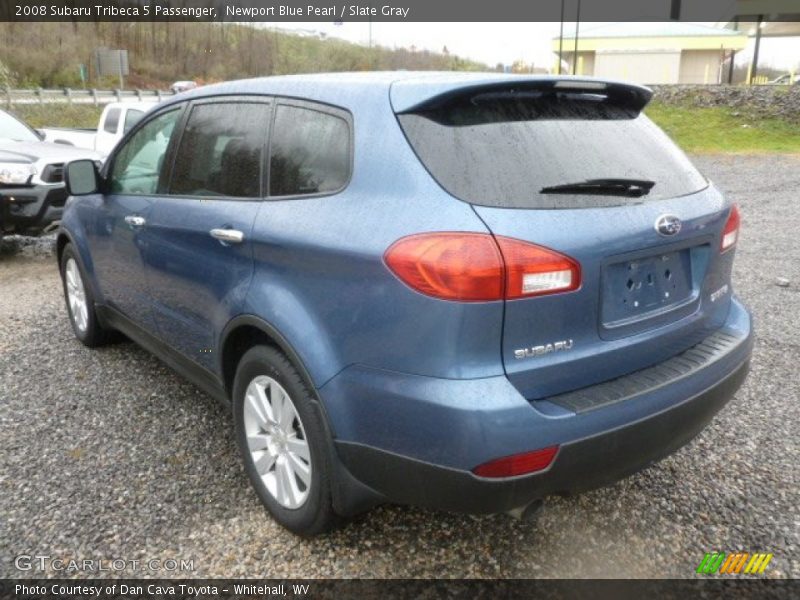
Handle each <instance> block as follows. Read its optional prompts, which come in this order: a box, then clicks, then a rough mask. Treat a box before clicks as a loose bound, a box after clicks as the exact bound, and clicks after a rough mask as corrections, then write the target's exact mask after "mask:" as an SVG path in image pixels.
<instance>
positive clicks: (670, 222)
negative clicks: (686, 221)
mask: <svg viewBox="0 0 800 600" xmlns="http://www.w3.org/2000/svg"><path fill="white" fill-rule="evenodd" d="M680 230H681V220H680V219H679V218H678V217H676V216H675V215H661V216H660V217H658V219H656V231H657V232H658V234H659V235H663V236H669V235H677V233H678V232H679V231H680Z"/></svg>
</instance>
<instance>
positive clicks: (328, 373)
mask: <svg viewBox="0 0 800 600" xmlns="http://www.w3.org/2000/svg"><path fill="white" fill-rule="evenodd" d="M350 108H351V112H352V114H353V123H354V142H355V143H354V159H353V160H354V167H353V177H352V180H351V182H350V185H349V186H348V187H347V188H346V189H345V191H343V192H341V193H339V194H335V195H332V196H326V197H316V198H305V199H289V200H269V201H265V202H264V203H262V206H261V210H260V212H259V214H258V216H257V218H256V225H255V229H254V246H253V254H254V259H255V276H254V279H253V282H252V285H251V287H250V290H249V293H248V297H247V301H246V306H245V310H246V311H248V312H250V313H252V314H255V315H259V316H260V317H261V318H263V319H265V320H266V321H268V322H269V323H270V324H271V325H272V326H274V327H275V328H276V329H278V331H280V332H281V333H282V334H283V335H284V336H285V337H286V338H287V341H288V342H289V343H290V344H291V345H292V346H293V348H294V349H295V351H296V352H297V353H298V354H299V356H300V357H301V359H302V360H303V361H304V363H305V365H306V367H307V369H308V371H309V372H310V374H311V377H312V379H313V381H314V383H315V384H316V385H317V386H318V387H320V386H322V385H323V384H324V383H325V382H326V381H327V380H328V379H330V378H331V377H332V376H333V375H335V374H336V373H338V372H339V371H340V370H342V369H343V368H344V367H346V366H348V365H351V364H364V365H369V366H372V367H377V368H381V369H388V370H396V371H402V372H407V373H414V374H420V375H430V376H436V377H448V378H474V377H487V376H491V375H499V374H502V373H503V367H502V361H501V357H500V343H501V328H502V313H503V306H502V302H494V303H483V304H471V303H457V302H446V301H441V300H436V299H433V298H430V297H427V296H423V295H421V294H419V293H418V292H415V291H413V290H411V289H410V288H408V287H407V286H406V285H405V284H403V283H402V282H400V281H399V280H398V279H397V278H396V277H395V276H394V275H393V274H392V273H391V272H390V271H389V270H388V268H387V267H386V266H385V264H384V262H383V255H384V252H385V251H386V249H387V248H388V247H389V246H390V245H391V244H392V243H393V242H395V241H396V240H397V239H399V238H401V237H403V236H406V235H411V234H414V233H420V232H424V231H477V232H486V231H487V230H486V227H485V226H484V225H483V223H482V222H481V221H480V219H478V218H477V216H476V215H475V213H474V211H473V210H472V208H471V207H470V206H469V205H468V204H465V203H463V202H461V201H459V200H456V199H454V198H452V197H451V196H450V195H448V194H447V193H445V192H444V191H443V190H441V188H439V187H438V185H437V184H436V183H435V182H433V180H432V179H431V178H430V176H429V175H428V173H427V172H426V171H425V169H424V168H423V167H422V165H421V164H420V163H419V161H418V160H417V158H416V156H415V155H414V153H413V151H412V150H411V148H410V147H409V145H408V143H407V142H406V139H405V137H404V135H403V133H402V131H401V130H400V127H399V125H398V123H397V120H396V118H395V116H394V113H393V112H392V110H391V106H390V104H389V101H388V94H386V95H385V96H382V97H379V98H377V99H375V101H373V102H364V103H358V102H356V103H353V104H351V105H350Z"/></svg>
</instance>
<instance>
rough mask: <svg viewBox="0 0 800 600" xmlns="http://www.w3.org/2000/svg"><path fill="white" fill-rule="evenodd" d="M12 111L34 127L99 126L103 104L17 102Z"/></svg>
mask: <svg viewBox="0 0 800 600" xmlns="http://www.w3.org/2000/svg"><path fill="white" fill-rule="evenodd" d="M11 112H12V113H13V114H14V115H16V116H17V117H19V118H20V119H22V120H23V121H25V122H26V123H27V124H28V125H30V126H31V127H34V128H39V127H76V128H79V127H91V128H95V127H97V124H98V123H99V122H100V113H102V112H103V106H102V105H101V106H94V105H93V104H66V103H63V104H61V103H59V104H56V103H50V104H15V105H14V107H13V108H12V109H11Z"/></svg>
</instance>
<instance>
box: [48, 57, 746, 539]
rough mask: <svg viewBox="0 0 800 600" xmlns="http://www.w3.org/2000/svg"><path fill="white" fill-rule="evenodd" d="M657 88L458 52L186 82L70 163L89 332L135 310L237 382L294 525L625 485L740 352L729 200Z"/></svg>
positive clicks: (679, 434) (307, 529) (162, 344)
mask: <svg viewBox="0 0 800 600" xmlns="http://www.w3.org/2000/svg"><path fill="white" fill-rule="evenodd" d="M650 96H651V93H650V91H649V90H648V89H646V88H642V87H638V86H634V85H629V84H625V83H620V82H612V81H601V80H594V79H580V78H577V79H576V78H563V77H562V78H556V77H517V76H506V75H494V74H470V75H465V74H442V73H434V74H430V73H429V74H418V73H371V74H353V75H349V74H334V75H308V76H290V77H278V78H266V79H256V80H248V81H240V82H230V83H224V84H220V85H215V86H209V87H206V88H202V89H199V90H195V91H193V92H189V93H187V94H182V95H180V96H178V97H176V98H174V99H172V100H170V101H167V102H165V103H163V104H161V105H160V106H159V107H158V108H157V109H155V110H154V111H152V112H151V113H149V114H148V115H147V116H146V117H145V118H144V119H143V120H142V121H141V122H140V123H139V124H138V125H137V126H136V128H135V129H133V130H132V131H131V132H129V133H128V135H127V136H126V137H125V138H124V140H122V142H121V143H120V144H119V145H118V147H117V148H116V149H115V151H114V152H113V153H112V154H111V155H110V157H109V158H108V160H107V162H106V163H105V165H104V166H103V168H102V169H100V170H99V171H98V170H97V167H96V165H95V164H94V163H92V162H89V161H78V162H73V163H71V164H70V165H69V167H68V169H67V171H68V173H67V175H68V185H69V189H70V193H71V195H72V197H71V199H70V200H69V203H68V206H67V209H66V214H65V216H64V219H63V222H62V228H61V230H60V233H59V238H58V257H59V261H60V266H61V272H62V274H63V279H64V289H65V294H66V298H67V305H68V307H69V314H70V318H71V320H72V326H73V328H74V331H75V335H77V337H78V339H79V340H81V341H82V342H83V343H84V344H86V345H88V346H95V345H97V344H99V343H101V342H103V341H104V340H106V339H107V334H108V333H109V332H110V331H112V330H118V331H121V332H123V333H125V334H126V335H127V336H128V337H130V338H131V339H133V340H135V341H136V342H138V343H140V344H141V345H142V346H144V347H146V348H148V349H149V350H150V351H152V352H153V353H155V354H156V355H158V356H159V357H161V358H162V359H163V360H164V361H166V362H167V363H168V364H169V365H170V366H172V367H173V368H175V369H176V370H178V371H179V372H181V373H183V374H185V375H186V376H187V377H188V378H189V379H190V380H191V381H193V382H195V383H196V384H197V385H198V386H199V387H201V388H202V389H204V390H206V391H207V392H209V393H210V394H212V395H214V396H216V397H218V398H220V399H221V400H223V401H224V402H227V403H230V405H231V408H232V410H233V414H234V423H235V427H236V437H237V440H238V445H239V447H240V450H241V453H242V455H243V458H244V464H245V467H246V470H247V473H248V475H249V477H250V479H251V480H252V484H253V486H254V488H255V490H256V492H257V493H258V495H259V496H260V498H261V500H262V501H263V503H264V504H265V505H266V507H267V508H268V509H269V511H270V512H271V513H272V515H273V516H274V518H275V519H277V520H278V521H279V522H280V523H282V524H283V525H284V526H286V527H288V528H289V529H291V530H293V531H295V532H298V533H303V534H312V533H316V532H319V531H322V530H324V529H325V528H327V527H328V526H329V525H331V524H332V523H333V522H334V521H335V520H336V519H337V517H340V516H349V515H353V514H356V513H357V512H359V511H362V510H365V509H366V508H368V507H369V506H371V505H374V504H376V503H379V502H385V501H391V502H402V503H411V504H417V505H423V506H429V507H434V508H439V509H444V510H453V511H467V512H474V513H492V512H500V511H506V512H511V513H512V514H522V512H523V511H524V510H525V509H526V507H528V506H531V505H533V504H534V503H538V501H539V500H540V499H541V498H543V497H544V496H546V495H548V494H559V493H571V492H576V491H580V490H583V489H588V488H591V487H594V486H598V485H602V484H603V483H607V482H610V481H613V480H615V479H618V478H620V477H622V476H624V475H627V474H629V473H632V472H634V471H635V470H637V469H640V468H642V467H645V466H646V465H648V464H650V463H652V462H653V461H655V460H657V459H659V458H661V457H662V456H664V455H666V454H668V453H670V452H673V451H674V450H676V449H677V448H679V447H680V446H682V445H683V444H685V443H686V442H687V441H689V440H690V439H691V438H692V437H693V436H695V435H696V434H697V433H698V432H699V431H700V430H701V429H702V428H703V427H704V426H705V424H706V423H708V421H709V420H710V419H711V418H712V416H713V415H714V414H715V413H716V412H717V411H718V410H719V409H720V408H721V407H722V406H723V405H724V404H725V402H726V401H727V400H728V399H729V398H730V397H731V395H732V394H733V393H734V392H735V390H736V389H737V388H738V387H739V385H741V383H742V381H743V379H744V377H745V374H746V371H747V366H748V361H749V357H750V353H751V348H752V334H751V326H750V316H749V314H748V311H747V310H746V309H745V308H744V307H743V306H742V304H740V303H739V302H738V301H737V300H736V299H735V298H734V297H733V294H732V289H731V280H730V276H731V264H732V262H733V255H734V248H735V246H736V242H737V237H738V232H739V213H738V211H737V209H736V207H735V206H731V205H730V204H729V203H727V202H726V201H725V199H724V198H723V197H722V195H721V194H720V192H719V191H718V190H717V189H716V188H715V187H714V186H713V185H712V184H710V183H709V182H708V181H707V180H706V179H705V178H704V177H703V176H702V175H700V173H698V172H697V170H695V168H694V167H693V166H692V164H691V163H690V162H689V161H688V160H687V159H686V157H685V156H684V155H683V154H682V153H681V152H680V151H679V150H678V149H677V148H676V147H675V146H674V145H673V144H672V142H670V140H669V139H668V138H667V137H666V136H665V135H664V134H663V133H662V132H661V131H660V130H659V129H658V128H657V127H656V126H655V125H653V123H651V122H650V120H648V118H647V117H646V116H644V115H643V114H642V113H641V111H642V109H643V107H644V106H645V104H646V103H647V102H648V100H649V99H650ZM144 426H146V425H144Z"/></svg>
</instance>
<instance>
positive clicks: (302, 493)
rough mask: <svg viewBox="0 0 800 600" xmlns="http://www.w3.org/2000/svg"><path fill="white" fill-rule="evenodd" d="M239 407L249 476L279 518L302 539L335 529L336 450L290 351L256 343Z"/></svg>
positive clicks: (243, 368) (238, 390) (237, 383)
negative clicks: (289, 355)
mask: <svg viewBox="0 0 800 600" xmlns="http://www.w3.org/2000/svg"><path fill="white" fill-rule="evenodd" d="M286 399H288V402H289V404H286ZM233 410H234V423H235V427H236V441H237V444H238V446H239V451H240V452H241V454H242V460H243V461H244V466H245V471H246V472H247V476H248V477H249V478H250V483H251V484H252V485H253V487H254V488H255V490H256V493H257V494H258V497H259V498H260V499H261V502H262V503H263V504H264V506H265V507H266V508H267V510H268V511H269V512H270V514H271V515H272V517H273V518H274V519H275V520H276V521H277V522H278V523H280V524H281V525H283V526H284V527H285V528H286V529H288V530H289V531H292V532H293V533H296V534H298V535H301V536H312V535H316V534H319V533H322V532H325V531H328V530H330V529H331V528H332V527H334V526H335V525H336V524H337V522H338V517H337V515H336V514H335V512H334V510H333V505H332V502H331V488H332V473H333V466H332V452H333V450H332V447H333V445H332V442H331V440H330V436H329V435H328V430H327V428H326V426H325V420H324V416H323V414H322V410H321V408H320V406H319V403H318V401H317V399H316V397H315V396H314V394H313V393H312V392H311V391H310V390H309V388H308V387H307V385H306V383H305V382H304V380H303V378H302V377H301V375H300V373H298V371H297V369H295V367H294V366H293V365H292V363H291V362H290V361H289V359H288V358H287V357H286V356H285V355H284V354H283V353H281V352H280V351H279V350H277V349H276V348H273V347H270V346H255V347H253V348H251V349H250V350H248V351H247V352H246V353H245V354H244V356H242V359H241V360H240V361H239V366H238V367H237V369H236V376H235V379H234V385H233ZM292 411H294V413H293V414H292ZM281 416H284V417H285V418H284V419H283V420H282V419H281ZM289 419H290V420H291V423H289V422H288V420H289ZM306 467H307V468H306Z"/></svg>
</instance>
